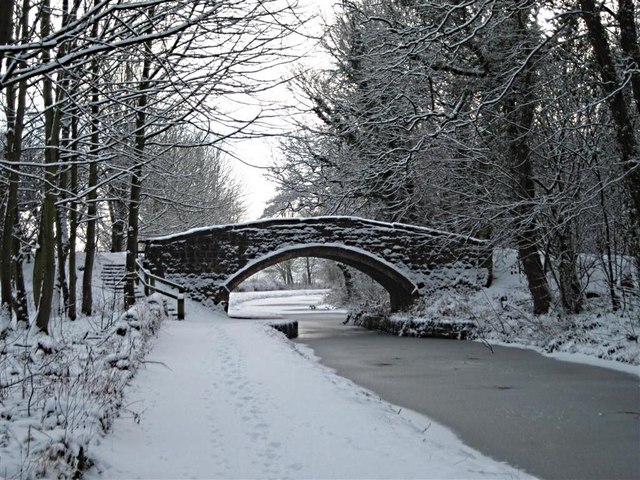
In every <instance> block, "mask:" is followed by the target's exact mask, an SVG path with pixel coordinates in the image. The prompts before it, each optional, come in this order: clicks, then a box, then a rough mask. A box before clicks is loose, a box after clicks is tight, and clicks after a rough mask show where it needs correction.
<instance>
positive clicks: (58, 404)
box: [0, 296, 166, 479]
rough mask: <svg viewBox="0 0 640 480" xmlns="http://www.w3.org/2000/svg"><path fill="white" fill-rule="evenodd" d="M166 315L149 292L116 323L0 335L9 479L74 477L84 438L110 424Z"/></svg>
mask: <svg viewBox="0 0 640 480" xmlns="http://www.w3.org/2000/svg"><path fill="white" fill-rule="evenodd" d="M165 318H166V307H165V305H164V300H163V299H162V298H161V297H156V296H153V297H149V298H148V299H147V300H146V301H144V302H142V303H138V304H136V305H135V306H134V307H133V308H131V309H130V310H128V311H127V312H124V313H122V314H121V315H120V317H119V318H117V319H116V320H115V321H114V322H112V321H109V322H101V321H99V320H98V321H96V320H97V318H96V317H92V318H81V319H78V320H76V321H75V322H69V321H68V320H61V319H57V320H55V321H54V322H53V323H52V327H53V328H51V335H50V336H48V335H42V334H34V333H33V332H29V331H24V332H19V331H9V333H8V335H7V336H6V337H5V338H4V339H2V340H1V341H0V349H1V350H0V400H1V401H2V404H1V408H0V472H2V475H3V476H4V477H5V478H8V479H29V478H79V477H80V476H81V475H82V471H84V470H85V469H86V468H88V467H89V466H90V465H91V456H90V452H89V451H88V446H89V441H90V439H91V438H92V437H93V436H94V435H95V434H96V433H97V432H104V431H106V430H108V429H109V428H110V426H111V423H112V419H113V417H114V416H115V415H116V414H117V411H118V409H119V408H120V407H121V405H122V396H123V391H124V388H125V386H126V385H127V383H128V382H129V380H130V379H131V377H132V376H133V375H134V373H135V371H136V370H137V368H138V366H139V365H140V362H141V360H142V358H143V356H144V354H145V353H146V351H147V350H148V348H149V340H150V339H151V338H152V337H153V336H154V335H155V334H156V332H157V331H158V328H159V326H160V323H161V322H162V321H163V320H164V319H165Z"/></svg>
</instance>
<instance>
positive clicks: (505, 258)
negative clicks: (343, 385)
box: [354, 250, 640, 374]
mask: <svg viewBox="0 0 640 480" xmlns="http://www.w3.org/2000/svg"><path fill="white" fill-rule="evenodd" d="M596 273H597V272H596ZM593 276H594V277H597V276H596V275H593ZM589 288H590V291H591V292H592V293H598V295H596V296H595V297H593V298H585V311H584V312H583V313H581V314H574V315H567V314H565V313H564V312H563V311H562V309H561V307H560V306H555V307H554V309H553V310H552V311H551V312H550V313H549V314H547V315H538V316H534V315H533V314H531V313H530V312H531V297H530V294H529V292H528V289H527V286H526V279H525V278H524V276H523V275H522V273H521V272H520V271H519V267H518V259H517V255H516V254H515V252H514V251H510V250H504V251H496V253H495V254H494V280H493V283H492V285H491V286H490V287H489V288H483V289H480V290H463V289H460V290H458V289H451V290H441V291H438V292H435V293H433V294H432V295H431V296H429V297H428V298H424V299H422V301H421V304H420V305H419V306H418V308H417V309H416V310H415V311H412V312H408V313H402V314H395V315H391V316H390V317H388V318H384V319H383V320H384V321H382V322H379V323H380V325H381V327H382V329H384V330H385V331H389V332H390V333H395V334H399V335H403V336H429V335H430V332H431V331H434V330H436V329H437V327H438V326H442V327H443V328H445V329H447V330H448V331H449V330H451V326H452V325H453V326H459V327H460V329H464V330H465V335H463V337H475V338H477V339H479V340H481V341H486V342H490V343H494V344H502V345H507V346H516V347H525V348H531V349H534V350H537V351H539V352H541V353H543V354H545V355H551V356H554V358H558V359H562V360H570V361H575V362H579V363H593V364H596V365H598V366H605V367H608V368H614V369H617V370H621V371H625V372H630V373H635V374H639V370H640V367H639V366H640V343H639V339H640V303H638V302H640V299H638V297H635V299H634V298H629V301H628V302H627V305H626V308H625V309H621V310H619V311H616V312H612V311H611V309H610V306H609V305H608V304H607V301H606V295H604V292H605V291H606V289H605V286H604V285H602V284H599V283H598V282H597V281H596V280H594V279H592V280H591V284H590V286H589ZM599 293H602V294H603V295H602V296H599ZM632 300H635V302H634V301H632ZM354 318H357V317H356V316H354ZM361 323H362V324H363V325H364V324H365V323H366V322H361ZM356 324H360V323H357V322H356ZM434 326H435V327H434ZM468 327H471V328H468Z"/></svg>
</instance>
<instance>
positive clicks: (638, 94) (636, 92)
mask: <svg viewBox="0 0 640 480" xmlns="http://www.w3.org/2000/svg"><path fill="white" fill-rule="evenodd" d="M635 15H636V13H635V7H634V0H618V15H617V18H618V22H619V23H620V47H622V51H623V52H624V54H625V56H626V57H627V60H628V61H629V64H628V67H627V68H628V69H629V70H631V71H633V73H631V89H632V90H633V98H634V101H635V103H636V110H637V111H638V114H640V44H638V32H636V24H635V21H634V19H635V18H636V16H635Z"/></svg>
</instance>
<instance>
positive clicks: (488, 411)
mask: <svg viewBox="0 0 640 480" xmlns="http://www.w3.org/2000/svg"><path fill="white" fill-rule="evenodd" d="M318 301H319V297H317V296H316V297H313V296H309V297H306V298H305V297H304V296H298V297H286V298H285V297H281V298H277V299H274V298H269V299H257V300H254V301H251V302H248V303H245V304H243V310H244V311H245V312H253V313H252V314H250V315H249V316H254V317H259V316H260V314H259V312H263V313H267V312H271V314H273V315H281V316H284V317H287V318H295V319H297V320H298V321H299V329H300V337H299V339H298V340H297V341H298V342H301V343H305V344H307V345H309V346H310V347H312V348H313V350H314V351H315V353H316V355H318V356H319V357H320V358H321V359H322V363H324V364H325V365H327V366H329V367H331V368H334V369H335V370H336V371H337V372H338V373H339V374H340V375H342V376H344V377H347V378H349V379H351V380H353V381H355V382H356V383H358V384H360V385H362V386H364V387H366V388H368V389H370V390H372V391H374V392H375V393H377V394H378V395H380V397H382V398H383V399H385V400H387V401H390V402H392V403H395V404H397V405H399V406H402V407H404V408H410V409H412V410H415V411H417V412H420V413H423V414H425V415H427V416H429V417H431V418H432V419H434V420H436V421H438V422H440V423H442V424H444V425H446V426H448V427H450V428H452V429H453V430H454V431H455V432H456V433H457V434H458V435H459V436H460V437H461V438H462V440H463V441H464V442H465V443H466V444H468V445H469V446H471V447H473V448H475V449H477V450H479V451H481V452H483V453H485V454H487V455H489V456H492V457H494V458H496V459H498V460H503V461H506V462H508V463H510V464H511V465H514V466H517V467H519V468H522V469H524V470H525V471H528V472H529V473H531V474H533V475H536V476H538V477H540V478H544V479H578V478H580V479H613V478H616V479H627V478H628V479H638V478H640V456H639V455H638V451H639V450H638V448H639V446H640V427H639V425H640V423H639V416H640V415H639V412H640V389H639V382H638V377H635V376H632V375H629V374H624V373H619V372H616V371H612V370H608V369H603V368H598V367H593V366H587V365H581V364H576V363H569V362H561V361H557V360H553V359H549V358H546V357H543V356H541V355H539V354H537V353H535V352H532V351H528V350H521V349H515V348H504V347H494V349H493V353H492V352H491V351H490V350H489V349H488V348H486V347H485V346H483V345H482V344H480V343H477V342H460V341H454V340H433V339H414V338H398V337H394V336H391V335H385V334H380V333H377V332H370V331H367V330H364V329H361V328H357V327H349V326H344V325H342V320H343V319H344V314H343V313H341V312H331V311H323V310H322V309H315V310H312V309H310V307H309V304H310V303H315V302H318Z"/></svg>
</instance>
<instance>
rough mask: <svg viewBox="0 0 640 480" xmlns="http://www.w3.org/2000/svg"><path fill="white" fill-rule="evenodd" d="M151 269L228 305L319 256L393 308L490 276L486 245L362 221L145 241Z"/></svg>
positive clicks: (305, 221)
mask: <svg viewBox="0 0 640 480" xmlns="http://www.w3.org/2000/svg"><path fill="white" fill-rule="evenodd" d="M145 243H146V248H145V255H146V260H147V262H148V264H149V266H150V268H151V269H152V270H153V271H154V272H155V273H157V274H159V275H164V276H166V277H168V278H170V279H172V280H174V281H176V282H179V283H182V284H184V285H185V287H186V288H187V290H189V291H190V292H191V294H192V296H194V297H196V298H211V299H213V300H214V302H216V303H223V304H224V303H226V302H227V301H228V295H229V291H230V290H233V289H234V288H235V287H236V286H237V285H238V284H239V283H241V282H242V281H244V280H245V279H246V278H248V277H249V276H251V275H253V274H254V273H256V272H258V271H260V270H263V269H264V268H267V267H269V266H271V265H274V264H276V263H279V262H281V261H283V260H287V259H290V258H296V257H320V258H327V259H330V260H335V261H337V262H342V263H345V264H347V265H350V266H352V267H354V268H356V269H358V270H361V271H363V272H364V273H366V274H368V275H370V276H371V277H372V278H374V279H375V280H377V281H378V282H379V283H380V284H381V285H382V286H383V287H385V288H386V289H387V291H388V292H389V295H390V298H391V304H392V308H394V309H396V310H398V309H401V308H405V307H407V306H409V305H410V304H411V303H413V301H414V300H415V298H416V297H419V296H420V295H422V294H424V293H425V292H427V291H432V290H434V289H437V288H443V287H450V286H456V285H460V284H467V285H469V284H471V285H480V284H484V283H486V282H487V281H488V280H489V278H490V276H491V264H490V259H491V249H490V247H489V245H488V244H487V242H485V241H482V240H478V239H476V238H472V237H466V236H463V235H458V234H452V233H449V232H443V231H439V230H434V229H430V228H426V227H418V226H414V225H406V224H398V223H385V222H378V221H375V220H366V219H363V218H357V217H310V218H287V219H268V220H259V221H254V222H247V223H240V224H231V225H217V226H212V227H206V228H197V229H193V230H189V231H187V232H182V233H177V234H173V235H167V236H163V237H156V238H153V239H149V240H146V241H145Z"/></svg>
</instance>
